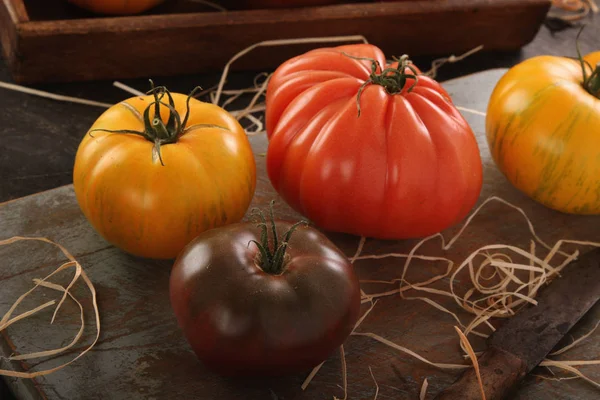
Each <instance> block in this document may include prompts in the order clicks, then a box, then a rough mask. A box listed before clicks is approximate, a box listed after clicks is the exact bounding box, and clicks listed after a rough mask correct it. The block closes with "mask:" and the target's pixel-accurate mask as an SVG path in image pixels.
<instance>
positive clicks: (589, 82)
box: [575, 25, 600, 99]
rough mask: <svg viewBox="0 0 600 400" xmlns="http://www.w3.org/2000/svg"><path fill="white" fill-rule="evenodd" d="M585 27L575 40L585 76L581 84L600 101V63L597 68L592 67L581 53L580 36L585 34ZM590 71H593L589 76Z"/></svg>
mask: <svg viewBox="0 0 600 400" xmlns="http://www.w3.org/2000/svg"><path fill="white" fill-rule="evenodd" d="M584 28H585V25H583V26H582V27H581V29H580V30H579V33H577V38H576V39H575V46H576V48H577V59H578V61H579V63H580V64H581V71H582V74H583V82H582V83H581V84H582V86H583V88H584V89H585V90H586V91H587V92H588V93H589V94H591V95H592V96H594V97H596V98H597V99H600V62H599V63H598V64H596V65H595V66H592V65H591V64H590V63H589V62H587V61H586V60H584V59H583V56H582V55H581V51H580V50H579V36H580V35H581V33H582V32H583V29H584ZM588 70H589V71H591V72H590V74H589V75H588Z"/></svg>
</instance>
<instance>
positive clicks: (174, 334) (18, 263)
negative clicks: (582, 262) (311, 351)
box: [0, 70, 600, 400]
mask: <svg viewBox="0 0 600 400" xmlns="http://www.w3.org/2000/svg"><path fill="white" fill-rule="evenodd" d="M503 72H504V70H492V71H488V72H484V73H480V74H476V75H472V76H469V77H466V78H462V79H458V80H453V81H449V82H447V83H445V85H444V86H445V88H446V89H447V90H448V91H449V93H450V95H451V96H452V98H453V99H454V101H455V102H456V104H458V105H461V106H465V107H469V108H472V109H476V110H480V111H485V108H486V103H487V99H488V98H489V94H490V92H491V89H492V87H493V85H494V84H495V82H496V81H497V79H498V78H499V76H500V75H501V74H502V73H503ZM465 116H466V118H467V119H468V121H469V123H470V125H471V126H472V128H473V130H474V131H475V132H476V134H477V138H478V143H479V145H480V147H481V152H482V156H483V159H484V187H483V191H482V194H481V197H480V200H479V202H480V203H481V201H483V200H485V199H486V198H488V197H489V196H491V195H497V196H501V197H503V198H505V199H506V200H508V201H510V202H512V203H514V204H517V205H519V206H520V207H522V208H523V209H524V211H525V212H526V213H527V214H528V215H529V216H530V217H531V219H532V221H533V223H534V225H535V227H536V230H537V232H538V233H539V234H540V236H541V237H542V239H544V240H546V241H548V242H550V243H553V242H554V241H556V240H558V239H560V238H578V239H585V240H595V241H600V232H599V231H598V228H597V227H598V224H599V222H600V218H599V217H579V216H570V215H565V214H561V213H557V212H554V211H551V210H549V209H547V208H545V207H543V206H541V205H539V204H537V203H535V202H533V201H531V200H530V199H528V198H527V197H525V196H524V195H522V194H521V193H519V192H518V191H517V190H516V189H514V188H513V187H512V186H511V185H510V184H509V183H508V182H507V180H506V179H505V178H504V177H503V176H502V174H501V173H500V172H499V171H498V169H497V168H496V167H495V165H494V164H493V162H492V161H491V159H490V154H489V150H488V148H487V145H486V143H485V139H484V134H483V133H484V125H483V123H484V119H483V118H482V117H481V116H479V115H475V114H470V113H465ZM251 143H252V146H253V149H254V152H255V154H256V155H257V157H256V160H257V165H258V171H259V172H258V174H259V175H258V176H259V179H258V185H257V191H256V196H255V198H254V200H253V204H252V206H261V207H264V206H266V205H267V203H268V201H269V200H271V199H278V196H277V195H276V193H275V192H274V190H273V188H272V187H271V185H270V183H269V181H268V179H267V177H266V173H265V159H264V158H263V157H261V156H260V155H259V154H261V153H263V152H264V151H265V150H266V144H267V142H266V138H265V137H264V136H255V137H252V138H251ZM276 214H277V216H279V217H282V218H286V219H296V218H298V217H299V215H298V214H297V213H295V212H293V211H292V210H291V209H290V208H289V207H288V206H287V205H285V204H284V203H282V202H281V201H278V202H277V205H276ZM458 228H459V227H458V226H457V227H453V228H451V229H449V230H448V231H446V232H444V235H445V236H446V237H449V236H451V235H452V234H453V233H455V232H456V231H457V230H458ZM0 232H2V236H1V237H0V239H4V238H7V237H11V236H13V235H27V236H47V237H49V238H50V239H52V240H55V241H57V242H60V243H61V244H63V245H64V246H65V247H66V248H68V249H69V250H71V251H72V252H73V254H75V256H76V257H77V258H78V259H79V260H80V262H81V263H82V265H83V267H84V268H85V269H86V271H87V273H88V274H89V276H90V279H91V280H92V281H93V282H94V284H95V285H96V289H97V291H98V299H99V305H100V309H101V313H102V314H101V319H102V326H103V328H102V329H103V331H102V335H101V338H100V341H99V343H98V344H97V346H96V347H95V349H94V350H92V351H91V352H90V353H88V354H87V355H86V356H85V357H84V358H82V359H80V360H79V361H77V362H76V363H75V364H72V365H71V366H69V367H67V368H65V369H63V370H61V371H59V372H57V373H55V374H52V375H49V376H46V377H40V378H37V379H34V380H15V379H7V382H8V384H9V386H10V387H11V389H13V390H15V392H16V394H17V398H18V399H19V400H30V399H35V400H39V399H51V400H61V399H69V400H80V399H81V400H95V399H102V400H105V399H111V400H112V399H114V400H121V399H138V398H143V399H161V400H162V399H191V398H202V399H220V400H229V399H232V400H233V399H249V400H253V399H275V398H277V399H286V400H287V399H311V400H312V399H315V400H316V399H319V400H322V399H326V398H329V399H330V398H332V396H333V395H335V396H337V397H339V398H343V391H342V390H341V389H340V386H339V385H341V382H342V380H341V369H340V368H341V367H340V357H339V355H338V354H337V353H335V354H332V356H331V357H330V359H329V360H328V361H327V362H326V363H325V364H324V366H323V368H322V370H321V371H320V372H319V374H318V375H317V376H316V378H315V379H314V381H313V382H312V383H311V385H310V386H309V387H308V389H307V390H306V391H305V392H303V391H302V390H301V389H300V385H301V383H302V381H303V379H304V378H305V376H306V375H305V374H301V375H297V376H290V377H286V378H283V379H276V380H271V379H265V380H252V381H248V380H231V379H225V378H221V377H219V376H216V375H213V374H211V373H209V372H208V371H207V370H206V369H205V368H204V367H203V366H202V365H201V364H200V363H199V362H198V361H197V359H196V358H195V356H194V354H193V353H192V351H191V350H190V348H189V346H188V345H187V343H186V342H185V339H184V337H183V335H182V333H181V332H180V330H179V329H178V327H177V325H176V321H175V318H174V316H173V314H172V312H171V309H170V305H169V300H168V278H169V268H170V263H169V262H156V261H151V260H143V259H138V258H135V257H131V256H129V255H126V254H124V253H123V252H121V251H120V250H118V249H116V248H114V247H112V246H110V245H109V244H107V243H106V242H104V241H103V240H102V239H101V238H100V237H99V236H98V235H97V234H96V233H95V232H94V231H93V229H92V228H91V227H90V226H89V224H88V223H87V222H86V221H85V219H84V217H83V216H82V215H81V213H80V211H79V208H78V206H77V203H76V201H75V197H74V194H73V190H72V187H71V186H64V187H61V188H58V189H54V190H51V191H47V192H44V193H41V194H37V195H32V196H28V197H26V198H23V199H19V200H13V201H10V202H7V203H4V204H2V205H0ZM328 235H329V237H330V238H332V240H333V241H334V242H335V243H337V244H338V245H339V246H340V248H341V249H342V250H343V251H344V252H345V253H346V254H348V255H351V254H353V252H354V251H355V249H356V246H357V243H358V238H357V237H354V236H350V235H343V234H334V233H328ZM415 242H416V241H414V240H407V241H375V240H368V241H367V242H366V245H365V250H364V253H365V254H374V253H383V252H389V251H398V252H407V251H408V250H410V249H411V248H412V246H413V245H414V244H415ZM489 243H510V244H515V245H518V246H521V247H527V246H528V244H529V234H528V231H527V227H526V225H525V223H524V221H523V219H522V217H521V216H520V215H519V214H518V213H516V212H514V211H510V210H509V209H507V208H506V207H504V206H501V205H492V206H490V207H489V208H487V209H485V211H484V212H483V213H482V214H481V215H480V216H479V217H477V218H476V220H475V221H474V225H473V227H472V228H471V229H470V230H468V231H467V232H466V233H465V236H464V237H463V239H461V240H460V241H459V242H457V244H456V246H455V247H454V248H452V249H451V250H449V251H448V252H447V253H446V254H444V253H443V252H441V251H439V247H438V244H437V243H430V244H428V245H426V246H424V247H423V249H422V251H423V252H424V253H427V254H431V255H434V254H439V255H446V256H448V257H450V258H452V259H453V260H455V261H457V262H458V261H461V260H462V259H464V258H465V257H466V256H467V255H468V254H469V253H470V252H471V251H473V250H474V249H476V248H478V247H479V246H481V245H482V244H489ZM0 259H1V260H2V261H3V268H2V269H0V310H1V311H4V310H5V309H6V308H7V307H8V306H9V305H10V304H11V303H12V302H13V301H14V299H16V297H18V295H19V294H21V293H23V292H24V291H26V290H27V289H28V288H29V287H30V285H31V279H33V278H35V277H42V276H45V275H46V274H47V273H49V272H50V271H52V270H53V269H54V268H55V267H56V266H58V263H59V262H60V261H61V260H62V258H61V257H60V256H59V253H58V252H57V251H56V250H55V249H53V248H51V247H50V246H48V245H39V244H33V243H19V244H15V245H12V246H6V247H0ZM402 265H403V262H402V261H401V260H380V261H373V262H367V261H361V262H357V263H356V270H357V273H358V274H359V277H360V278H361V279H392V278H397V277H398V276H399V274H400V272H401V267H402ZM443 269H445V266H443V265H440V264H430V263H415V264H414V265H413V267H412V268H411V270H410V272H409V274H408V275H407V279H408V280H409V281H413V282H414V281H420V280H424V279H427V278H429V277H431V276H432V275H434V274H438V273H440V272H441V271H442V270H443ZM67 275H68V274H65V275H63V276H62V278H61V282H66V281H67V279H68V276H67ZM461 281H462V282H464V276H463V277H461ZM363 289H364V290H365V291H367V292H373V291H376V290H381V289H382V288H381V285H375V284H363ZM42 293H43V294H44V296H42ZM75 293H76V295H77V296H78V298H79V299H82V300H84V307H85V308H86V310H87V313H88V321H87V328H86V331H85V332H86V333H85V335H84V337H83V341H82V342H81V343H80V344H79V345H78V346H76V347H77V348H75V349H73V352H69V353H68V354H65V355H62V356H59V357H54V358H51V359H42V360H31V362H28V363H22V364H19V363H10V364H9V363H6V361H1V363H2V364H0V365H2V366H3V367H6V366H10V367H11V368H25V369H28V368H35V369H41V368H49V367H52V366H56V365H58V364H59V363H61V362H65V361H68V360H69V359H70V358H71V357H73V356H75V354H76V351H77V350H82V349H83V347H84V346H85V345H86V344H88V343H89V342H90V341H91V340H92V338H93V336H94V335H95V331H94V327H93V321H92V320H91V316H92V314H91V308H90V297H89V294H88V293H87V292H86V289H85V288H84V287H83V285H80V286H78V287H77V289H76V291H75ZM408 295H414V293H412V294H411V293H409V294H408ZM36 296H37V297H36V298H34V299H32V300H31V302H30V303H28V304H29V306H33V304H36V303H35V302H34V300H37V302H39V301H41V300H42V299H48V298H51V296H55V294H54V293H52V292H48V291H46V292H40V294H38V295H36ZM436 300H439V301H440V303H442V304H443V305H445V306H446V307H448V308H449V309H451V310H453V311H456V312H457V313H458V315H459V316H460V317H461V318H463V319H464V320H465V321H467V320H468V317H469V316H468V315H467V314H466V313H464V312H462V311H460V310H459V309H458V307H457V306H456V305H455V304H454V303H453V301H451V300H449V299H443V298H436ZM46 301H47V300H46ZM24 306H25V307H26V306H27V305H24ZM50 316H51V312H50V311H48V312H42V313H40V314H39V315H37V316H35V317H33V318H31V319H30V320H26V321H22V322H20V323H18V324H16V325H15V326H13V327H10V328H9V329H8V330H7V331H6V332H5V333H3V334H2V336H1V337H0V343H1V344H2V349H1V351H2V355H4V356H6V355H8V354H10V353H12V352H19V353H22V352H25V351H35V350H41V349H42V348H47V347H52V346H58V345H64V344H65V343H67V340H69V338H70V337H72V335H74V334H75V332H76V331H77V329H78V325H77V323H78V314H77V309H76V306H74V305H73V304H72V303H67V304H66V307H65V309H64V310H63V311H61V313H60V314H59V318H58V320H57V322H56V323H55V325H54V326H50V325H49V324H48V322H49V318H50ZM599 318H600V307H595V308H594V309H593V310H592V311H591V312H590V313H589V314H588V315H587V316H586V317H585V318H584V319H583V320H582V321H581V322H580V323H579V324H578V325H577V326H576V328H575V329H574V330H573V331H572V332H571V334H572V335H573V336H575V337H578V336H580V335H582V334H583V333H585V332H587V331H588V330H590V329H591V328H592V327H593V325H594V324H595V322H596V321H597V320H598V319H599ZM455 324H456V322H455V321H454V320H453V319H452V318H451V317H449V316H447V315H445V314H442V313H440V312H439V311H438V310H436V309H434V308H432V307H431V306H429V305H427V304H426V303H424V302H421V301H418V300H402V299H400V298H398V297H389V298H384V299H381V300H380V301H379V303H378V304H377V306H376V307H375V308H374V309H373V311H372V312H371V314H370V315H369V317H368V318H367V319H366V320H365V321H364V323H363V325H362V326H361V327H360V329H359V331H361V332H374V333H377V334H379V335H381V336H384V337H386V338H388V339H389V340H392V341H394V342H396V343H398V344H400V345H403V346H406V347H409V348H411V349H412V350H414V351H416V352H418V353H419V354H421V355H423V356H424V357H426V358H428V359H430V360H432V361H435V362H452V363H462V362H463V360H462V358H461V356H460V352H459V347H458V338H457V336H456V333H455V331H454V329H453V326H454V325H455ZM48 333H52V334H53V335H54V336H48ZM44 335H46V336H44ZM598 339H600V332H596V333H595V334H594V335H593V336H591V337H590V338H589V339H588V340H587V341H586V342H584V343H582V344H581V345H580V346H578V347H577V348H575V349H573V350H572V351H571V352H569V353H567V354H566V355H565V357H568V358H571V359H589V358H592V357H595V356H596V355H597V354H598V352H599V351H600V341H599V340H598ZM568 340H569V339H568V338H567V339H566V341H568ZM473 346H474V347H475V349H476V350H480V349H482V348H483V342H481V341H477V340H473ZM345 350H346V362H347V366H348V391H349V398H350V399H372V398H373V396H374V394H375V384H374V383H373V381H372V379H371V375H370V373H369V366H370V367H371V368H372V370H373V374H374V376H375V378H376V379H377V382H378V384H379V387H380V392H379V397H378V399H415V398H417V397H418V391H419V389H420V386H421V384H422V382H423V380H424V379H425V378H427V379H428V381H429V385H430V386H429V387H430V389H429V393H430V396H431V397H433V396H434V395H435V394H437V393H439V392H440V391H441V390H442V389H443V388H444V387H446V386H447V385H449V384H450V383H451V382H452V381H453V380H454V379H455V378H456V376H457V375H458V372H448V371H442V370H440V369H437V368H435V367H431V366H428V365H426V364H423V363H422V362H420V361H418V360H415V359H413V358H411V357H409V356H407V355H404V354H402V353H400V352H397V351H395V350H393V349H390V348H388V347H385V346H383V345H381V344H379V343H377V342H374V341H373V340H371V339H370V338H367V337H359V336H352V337H350V338H348V340H347V341H346V343H345ZM34 361H35V362H34ZM534 372H535V373H539V372H540V371H537V370H536V371H534ZM585 373H586V374H587V375H588V376H589V377H591V378H592V379H596V380H598V379H600V371H599V370H598V369H597V368H594V367H590V368H587V369H585ZM598 395H599V392H598V390H597V389H595V388H593V387H591V385H589V384H586V383H585V382H582V381H580V380H575V381H562V382H553V381H544V380H541V379H539V378H536V377H535V376H533V375H532V376H530V377H528V378H527V379H526V381H525V382H524V383H523V385H521V387H520V389H519V391H518V393H517V394H516V397H515V399H516V400H546V399H547V400H550V399H552V400H554V399H558V400H567V399H569V400H591V399H597V398H598Z"/></svg>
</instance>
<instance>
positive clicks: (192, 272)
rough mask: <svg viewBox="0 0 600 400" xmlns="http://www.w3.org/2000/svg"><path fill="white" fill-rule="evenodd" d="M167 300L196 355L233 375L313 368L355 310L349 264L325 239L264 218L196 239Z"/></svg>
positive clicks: (346, 329)
mask: <svg viewBox="0 0 600 400" xmlns="http://www.w3.org/2000/svg"><path fill="white" fill-rule="evenodd" d="M274 230H275V231H276V232H277V237H275V235H273V231H274ZM170 296H171V305H172V307H173V310H174V312H175V315H176V316H177V320H178V323H179V326H180V327H181V329H182V330H183V333H184V334H185V336H186V338H187V340H188V342H189V344H190V345H191V347H192V349H193V350H194V352H195V353H196V355H197V356H198V358H199V359H200V360H201V361H202V362H203V363H204V364H205V365H206V366H207V367H208V368H209V369H211V370H213V371H215V372H217V373H219V374H223V375H230V376H252V375H262V376H267V375H282V374H290V373H296V372H301V371H305V370H308V369H310V368H312V367H314V366H316V365H318V364H319V363H320V362H322V361H323V360H325V359H326V358H327V357H328V356H329V355H330V354H331V353H332V352H333V351H334V350H335V349H337V348H338V347H339V346H340V345H341V344H342V343H343V342H344V341H345V339H346V338H347V337H348V335H349V334H350V333H351V331H352V329H353V327H354V325H355V323H356V322H357V320H358V316H359V308H360V288H359V282H358V279H357V277H356V275H355V273H354V270H353V267H352V265H351V264H350V262H349V261H348V259H347V257H346V256H345V255H344V254H343V253H342V252H341V251H340V250H339V249H338V248H337V247H336V246H335V245H334V244H333V243H332V242H331V241H330V240H329V239H328V238H327V237H326V236H325V235H323V234H322V233H321V232H319V231H318V230H316V229H314V228H312V227H309V226H307V225H306V224H294V225H293V224H291V223H289V222H284V221H273V220H272V221H271V222H270V223H267V222H266V220H265V219H264V216H262V223H259V224H256V223H252V222H247V223H237V224H231V225H227V226H224V227H221V228H216V229H212V230H209V231H206V232H204V233H202V234H201V235H200V236H199V237H197V238H196V239H195V240H193V241H192V242H191V243H190V244H189V245H188V246H187V247H186V248H185V249H184V250H183V251H182V253H181V254H180V255H179V257H178V258H177V260H176V261H175V264H174V267H173V270H172V274H171V280H170Z"/></svg>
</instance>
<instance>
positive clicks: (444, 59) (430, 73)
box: [423, 45, 483, 79]
mask: <svg viewBox="0 0 600 400" xmlns="http://www.w3.org/2000/svg"><path fill="white" fill-rule="evenodd" d="M482 49H483V45H479V46H477V47H475V48H473V49H471V50H469V51H467V52H466V53H463V54H461V55H460V56H455V55H454V54H452V55H451V56H449V57H442V58H438V59H435V60H433V62H432V63H431V69H430V70H429V71H427V72H424V73H423V75H427V76H429V77H431V78H433V79H435V78H436V76H437V72H438V69H439V68H440V67H441V66H442V65H444V64H446V63H450V64H453V63H455V62H458V61H462V60H464V59H465V58H467V57H469V56H471V55H473V54H475V53H477V52H478V51H481V50H482Z"/></svg>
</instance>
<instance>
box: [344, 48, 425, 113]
mask: <svg viewBox="0 0 600 400" xmlns="http://www.w3.org/2000/svg"><path fill="white" fill-rule="evenodd" d="M342 54H344V55H345V56H347V57H350V58H353V59H355V60H366V61H370V62H371V74H370V75H369V79H367V80H366V81H365V83H363V84H362V85H361V87H360V89H358V94H357V95H356V106H357V108H358V116H359V117H360V97H361V95H362V92H363V90H364V89H365V87H367V85H371V84H373V85H380V86H383V87H384V88H385V91H386V92H387V93H388V94H390V95H395V94H398V93H401V92H402V91H403V90H404V88H405V87H406V86H407V83H408V81H409V80H412V84H411V85H410V87H409V88H408V89H407V90H406V92H407V93H410V92H411V91H412V90H413V89H414V88H415V86H417V83H418V81H419V74H418V72H417V70H416V69H415V67H414V66H413V64H412V61H410V60H409V58H408V55H406V54H405V55H403V56H402V57H400V58H396V57H394V58H393V60H394V61H397V62H398V66H397V67H396V68H392V67H389V68H385V69H383V70H382V71H381V72H380V73H377V70H378V69H382V68H381V65H380V64H379V62H378V61H377V60H374V59H372V58H368V57H354V56H351V55H349V54H346V53H342ZM407 70H408V71H409V72H407Z"/></svg>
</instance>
